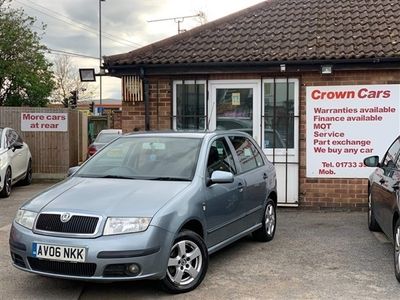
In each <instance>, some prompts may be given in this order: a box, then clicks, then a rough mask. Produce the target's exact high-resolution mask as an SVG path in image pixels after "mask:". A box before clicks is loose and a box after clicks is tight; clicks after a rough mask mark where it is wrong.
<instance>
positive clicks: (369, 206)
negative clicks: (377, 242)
mask: <svg viewBox="0 0 400 300" xmlns="http://www.w3.org/2000/svg"><path fill="white" fill-rule="evenodd" d="M371 217H372V210H371V193H369V195H368V225H369V224H371Z"/></svg>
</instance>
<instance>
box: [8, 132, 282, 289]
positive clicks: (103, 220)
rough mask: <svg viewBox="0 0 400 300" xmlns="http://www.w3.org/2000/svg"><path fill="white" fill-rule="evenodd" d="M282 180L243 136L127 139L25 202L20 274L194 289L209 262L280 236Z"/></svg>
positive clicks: (20, 219) (18, 244) (17, 230)
mask: <svg viewBox="0 0 400 300" xmlns="http://www.w3.org/2000/svg"><path fill="white" fill-rule="evenodd" d="M276 204H277V193H276V174H275V168H274V166H273V165H272V164H271V163H270V162H269V161H268V160H267V158H266V157H265V156H264V154H263V153H262V151H261V149H260V148H259V147H258V146H257V144H256V142H255V141H254V140H253V139H252V138H251V137H250V136H249V135H247V134H246V133H242V132H236V131H229V132H228V131H226V132H209V133H207V132H206V133H142V134H134V135H125V136H121V137H120V138H118V139H116V140H115V141H113V142H112V143H110V144H109V145H108V146H106V147H105V148H103V149H102V150H100V151H99V152H98V153H96V154H95V155H94V156H93V157H92V158H91V159H89V160H88V161H87V162H86V163H85V164H83V165H82V166H81V167H80V168H79V169H78V170H77V171H75V172H74V173H73V174H72V175H71V176H70V177H69V178H67V179H66V180H64V181H63V182H61V183H59V184H57V185H55V186H54V187H52V188H50V189H49V190H47V191H45V192H43V193H42V194H40V195H38V196H36V197H35V198H33V199H32V200H30V201H29V202H27V203H26V204H24V205H23V206H22V207H21V208H20V209H19V210H18V213H17V216H16V218H15V220H14V222H13V226H12V229H11V234H10V250H11V256H12V261H13V264H14V266H15V267H17V268H18V269H21V270H24V271H29V272H32V273H36V274H40V275H45V276H51V277H59V278H66V279H79V280H94V281H121V280H138V279H158V280H161V283H162V286H163V287H164V288H165V289H166V290H167V291H169V292H172V293H181V292H187V291H190V290H192V289H194V288H196V287H197V286H198V285H199V284H200V283H201V281H202V280H203V278H204V276H205V274H206V271H207V266H208V256H209V255H210V254H211V253H213V252H215V251H217V250H219V249H221V248H222V247H225V246H226V245H228V244H230V243H232V242H234V241H236V240H238V239H240V238H242V237H244V236H245V235H248V234H250V233H252V234H253V236H254V238H255V239H256V240H258V241H261V242H267V241H270V240H272V239H273V237H274V234H275V228H276Z"/></svg>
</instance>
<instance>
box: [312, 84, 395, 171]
mask: <svg viewBox="0 0 400 300" xmlns="http://www.w3.org/2000/svg"><path fill="white" fill-rule="evenodd" d="M306 100H307V177H325V178H366V177H368V175H369V173H370V170H369V169H367V168H364V164H363V159H364V158H365V157H367V156H370V155H379V156H381V157H382V155H383V154H384V151H385V149H386V146H387V145H388V144H389V143H390V142H391V141H392V140H393V139H394V138H395V137H396V136H397V135H398V134H399V129H400V118H399V109H400V108H399V107H400V85H394V84H382V85H354V86H351V85H345V86H311V87H307V89H306Z"/></svg>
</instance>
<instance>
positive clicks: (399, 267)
mask: <svg viewBox="0 0 400 300" xmlns="http://www.w3.org/2000/svg"><path fill="white" fill-rule="evenodd" d="M393 238H394V243H393V244H394V247H393V248H394V249H393V250H394V251H393V253H394V274H395V275H396V279H397V281H398V282H400V219H398V220H397V222H396V225H395V227H394V236H393Z"/></svg>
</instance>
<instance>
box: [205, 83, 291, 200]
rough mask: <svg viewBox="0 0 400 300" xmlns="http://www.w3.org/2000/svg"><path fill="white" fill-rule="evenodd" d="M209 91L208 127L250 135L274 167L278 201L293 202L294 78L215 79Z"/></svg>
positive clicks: (210, 84)
mask: <svg viewBox="0 0 400 300" xmlns="http://www.w3.org/2000/svg"><path fill="white" fill-rule="evenodd" d="M260 85H262V87H261V86H260ZM261 90H262V95H261ZM209 91H210V101H209V104H208V115H209V120H208V122H209V124H208V128H209V129H210V130H217V129H238V130H241V131H245V132H247V133H249V134H250V135H252V136H253V138H254V139H255V140H256V141H257V143H259V145H260V146H261V148H262V149H263V151H264V153H265V154H266V155H267V157H268V159H269V160H270V161H271V162H273V163H274V165H275V167H276V172H277V181H278V204H279V205H282V206H285V205H287V206H297V205H298V196H299V193H298V191H299V118H298V114H299V83H298V80H297V79H265V80H226V81H225V80H215V81H209Z"/></svg>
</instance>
